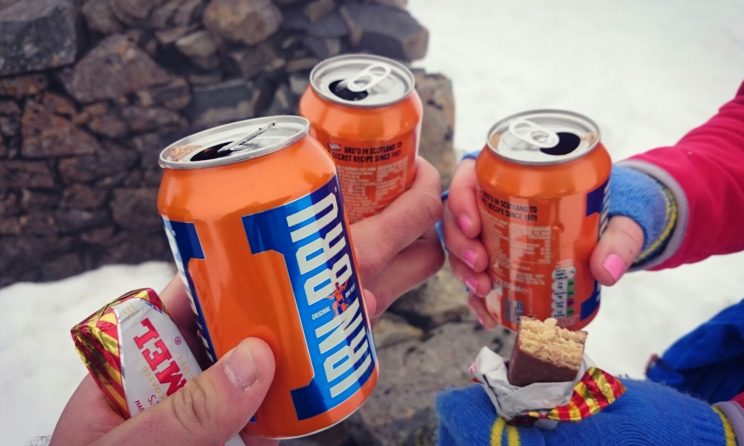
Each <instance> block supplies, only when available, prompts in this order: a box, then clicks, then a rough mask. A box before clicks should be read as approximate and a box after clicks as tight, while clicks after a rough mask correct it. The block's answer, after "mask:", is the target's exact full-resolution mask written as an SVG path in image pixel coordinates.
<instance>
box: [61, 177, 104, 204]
mask: <svg viewBox="0 0 744 446" xmlns="http://www.w3.org/2000/svg"><path fill="white" fill-rule="evenodd" d="M107 199H108V191H107V190H106V189H102V188H98V187H91V186H89V185H87V184H82V183H74V184H70V185H69V186H67V187H66V188H65V190H64V192H63V193H62V200H61V201H60V202H59V206H60V208H62V209H97V208H100V207H101V206H102V205H103V203H105V202H106V200H107Z"/></svg>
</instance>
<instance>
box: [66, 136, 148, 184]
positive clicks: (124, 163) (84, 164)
mask: <svg viewBox="0 0 744 446" xmlns="http://www.w3.org/2000/svg"><path fill="white" fill-rule="evenodd" d="M137 156H138V155H137V152H135V151H134V150H129V149H123V148H119V147H116V146H111V145H109V146H104V147H102V148H101V150H98V151H96V152H95V153H93V154H90V155H82V156H75V157H70V158H63V159H61V160H60V161H59V163H58V166H57V168H58V170H59V173H60V176H61V177H62V179H63V180H64V181H65V182H67V183H75V182H80V183H85V182H89V181H93V180H99V179H103V178H106V177H108V176H110V175H113V174H116V173H119V172H125V171H126V170H127V169H129V168H130V167H132V166H133V165H134V164H135V163H136V162H137Z"/></svg>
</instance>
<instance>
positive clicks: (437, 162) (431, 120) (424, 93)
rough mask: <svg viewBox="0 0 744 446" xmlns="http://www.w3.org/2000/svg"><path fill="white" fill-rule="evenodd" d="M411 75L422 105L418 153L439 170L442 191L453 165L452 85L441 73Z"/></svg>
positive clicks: (453, 107)
mask: <svg viewBox="0 0 744 446" xmlns="http://www.w3.org/2000/svg"><path fill="white" fill-rule="evenodd" d="M415 75H416V91H417V92H418V94H419V96H420V97H421V102H422V104H423V106H424V119H423V123H422V125H421V142H420V145H419V153H420V154H421V156H423V157H424V158H426V159H427V160H428V161H429V162H430V163H432V164H433V165H434V167H436V168H437V170H439V174H440V176H441V181H442V190H446V189H447V188H449V183H450V181H451V180H452V174H453V173H454V171H455V165H456V164H457V154H456V153H455V147H454V141H453V140H454V134H455V96H454V93H453V91H452V82H451V81H450V80H449V79H448V78H447V77H445V76H443V75H441V74H427V73H422V72H416V73H415Z"/></svg>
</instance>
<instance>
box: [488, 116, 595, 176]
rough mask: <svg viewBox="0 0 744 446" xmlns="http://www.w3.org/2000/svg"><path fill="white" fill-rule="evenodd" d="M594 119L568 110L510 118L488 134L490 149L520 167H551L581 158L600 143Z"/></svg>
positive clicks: (500, 122)
mask: <svg viewBox="0 0 744 446" xmlns="http://www.w3.org/2000/svg"><path fill="white" fill-rule="evenodd" d="M599 138H600V135H599V127H597V124H595V123H594V121H592V120H591V119H589V118H587V117H586V116H584V115H581V114H579V113H574V112H571V111H566V110H550V109H544V110H530V111H526V112H522V113H517V114H515V115H511V116H508V117H506V118H504V119H502V120H500V121H498V122H497V123H496V124H494V125H493V126H492V127H491V129H490V130H489V131H488V136H487V140H486V141H487V146H488V148H489V149H490V150H491V151H493V152H494V153H495V154H496V155H498V156H500V157H503V158H505V159H507V160H509V161H512V162H515V163H519V164H530V165H550V164H561V163H566V162H569V161H572V160H575V159H577V158H581V157H582V156H584V155H586V154H587V153H589V152H591V151H592V150H594V148H595V147H596V146H597V145H598V143H599Z"/></svg>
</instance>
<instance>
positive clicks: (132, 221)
mask: <svg viewBox="0 0 744 446" xmlns="http://www.w3.org/2000/svg"><path fill="white" fill-rule="evenodd" d="M157 197H158V190H157V188H137V189H117V190H115V191H114V197H113V200H112V201H111V213H112V215H113V217H114V221H115V222H116V223H117V224H118V225H119V226H120V227H122V228H124V229H128V230H133V231H139V232H154V231H160V230H161V227H162V221H161V220H160V214H159V213H158V207H157Z"/></svg>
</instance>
